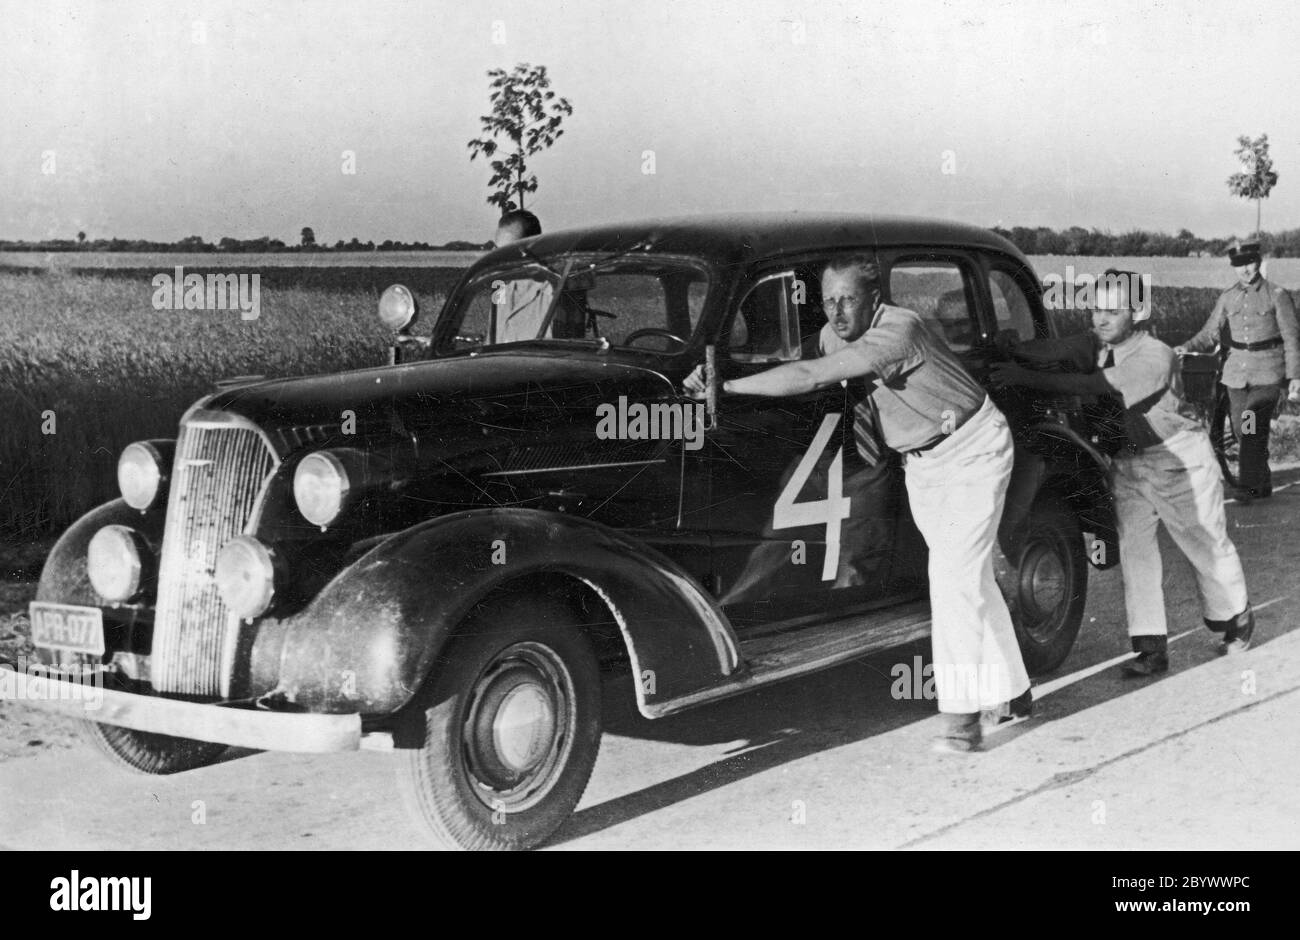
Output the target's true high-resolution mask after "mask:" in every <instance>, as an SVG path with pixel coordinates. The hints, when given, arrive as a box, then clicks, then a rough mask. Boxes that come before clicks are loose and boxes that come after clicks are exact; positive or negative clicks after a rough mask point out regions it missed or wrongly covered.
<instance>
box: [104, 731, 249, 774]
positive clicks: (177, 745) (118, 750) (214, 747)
mask: <svg viewBox="0 0 1300 940" xmlns="http://www.w3.org/2000/svg"><path fill="white" fill-rule="evenodd" d="M80 724H81V734H82V737H84V738H85V739H86V740H87V741H89V742H90V743H91V744H92V745H94V746H95V748H96V749H98V750H99V751H100V753H102V754H104V756H106V757H107V758H108V759H109V760H110V761H112V762H113V763H114V764H116V765H117V766H118V767H121V768H124V769H126V770H131V771H134V772H135V773H139V774H154V775H161V774H177V773H180V772H181V771H185V770H196V769H197V768H199V767H207V766H208V765H209V764H215V763H216V762H217V759H218V758H220V757H221V755H222V754H224V753H225V752H226V745H224V744H214V743H212V742H210V741H192V740H190V739H189V738H173V737H170V736H168V735H165V734H154V733H153V732H151V731H135V730H133V729H131V728H121V727H118V726H117V725H104V724H100V723H98V722H95V721H86V720H84V719H83V720H82V721H81V722H80Z"/></svg>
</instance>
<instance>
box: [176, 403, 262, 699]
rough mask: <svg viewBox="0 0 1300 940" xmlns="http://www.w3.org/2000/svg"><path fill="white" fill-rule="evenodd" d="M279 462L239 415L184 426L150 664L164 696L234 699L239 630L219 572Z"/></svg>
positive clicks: (210, 415)
mask: <svg viewBox="0 0 1300 940" xmlns="http://www.w3.org/2000/svg"><path fill="white" fill-rule="evenodd" d="M277 462H278V461H277V460H276V457H275V455H274V454H273V453H272V452H271V450H270V448H269V447H268V446H267V444H266V442H265V441H264V439H263V438H262V436H261V434H259V433H258V431H257V430H256V429H255V428H253V427H252V425H250V424H248V423H246V422H245V421H243V419H240V418H237V417H235V416H232V415H226V414H221V413H217V412H199V413H198V414H195V415H193V416H191V418H190V420H188V421H186V422H185V425H184V427H182V428H181V433H180V438H179V440H178V441H177V442H176V463H175V465H174V466H173V468H172V477H171V489H170V495H169V497H168V505H167V527H166V530H165V531H164V533H163V546H162V558H161V559H160V561H159V566H158V601H157V606H156V608H155V612H154V631H153V652H152V664H151V678H152V682H153V686H154V688H155V689H157V690H158V691H160V692H177V693H182V694H188V695H219V696H225V695H226V694H227V693H228V689H229V682H230V675H229V673H230V661H231V658H232V655H233V652H234V644H235V642H236V640H237V631H238V626H239V625H238V622H237V618H235V617H234V616H233V615H232V614H231V613H230V611H229V610H228V609H227V608H226V605H225V604H224V603H223V602H222V600H221V597H220V595H219V594H218V593H217V586H216V583H215V581H214V580H213V576H212V572H213V570H214V569H215V567H216V562H217V552H219V551H220V550H221V547H222V546H223V545H225V544H226V542H227V541H229V540H230V539H231V538H233V537H234V536H236V535H239V534H240V533H242V532H243V531H244V527H245V526H246V525H247V524H248V520H249V517H250V516H251V514H252V511H253V506H254V504H255V503H256V501H257V497H258V494H259V493H260V492H261V489H262V485H263V483H264V482H265V481H266V478H267V477H268V476H269V475H270V473H271V472H272V471H273V470H274V469H275V466H276V464H277Z"/></svg>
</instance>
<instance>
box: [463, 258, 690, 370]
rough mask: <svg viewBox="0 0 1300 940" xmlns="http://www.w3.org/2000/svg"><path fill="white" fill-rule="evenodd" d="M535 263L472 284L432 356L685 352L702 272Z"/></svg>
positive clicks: (651, 265)
mask: <svg viewBox="0 0 1300 940" xmlns="http://www.w3.org/2000/svg"><path fill="white" fill-rule="evenodd" d="M542 260H544V262H545V263H544V264H543V263H540V262H538V261H531V260H526V261H519V262H515V263H512V264H509V265H503V266H501V267H499V268H494V269H493V270H491V271H488V272H485V273H483V274H482V275H480V276H479V277H476V278H475V279H474V280H473V281H472V282H471V283H470V284H469V286H468V287H467V288H466V289H465V290H464V291H462V292H461V297H460V300H459V302H458V303H456V304H455V305H454V307H453V308H452V309H450V310H449V316H450V317H451V318H452V320H453V322H454V323H455V324H456V326H455V329H454V330H451V329H448V330H447V332H446V333H443V334H442V335H443V336H444V337H445V339H444V340H443V343H442V348H441V349H440V350H439V352H441V353H443V354H446V353H449V352H454V351H456V350H464V349H478V348H483V347H488V346H502V345H506V344H509V343H521V342H552V341H559V340H568V341H573V340H588V341H592V342H601V341H602V340H604V341H607V342H609V343H610V344H611V345H613V346H623V347H633V348H636V349H641V350H644V351H647V352H656V353H661V354H670V353H676V352H680V351H681V350H682V349H683V348H684V347H685V345H686V343H687V341H688V340H689V339H690V336H691V333H692V332H694V330H695V326H696V324H698V323H699V319H700V314H701V313H702V312H703V310H704V300H705V296H706V295H707V294H708V288H709V276H708V271H707V269H706V268H704V267H703V266H702V265H701V264H699V263H698V262H694V261H691V260H690V259H686V258H668V257H664V256H647V255H639V256H636V257H628V258H617V259H612V260H611V259H607V260H604V261H602V259H601V258H600V257H599V256H594V255H562V256H559V257H551V258H546V259H542ZM566 270H567V272H568V273H567V276H566V274H565V272H566ZM562 278H563V285H564V286H563V289H562V290H560V291H559V295H558V297H557V296H556V289H557V287H559V285H560V283H561V279H562Z"/></svg>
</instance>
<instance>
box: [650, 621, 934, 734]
mask: <svg viewBox="0 0 1300 940" xmlns="http://www.w3.org/2000/svg"><path fill="white" fill-rule="evenodd" d="M793 622H794V623H798V622H799V621H793ZM781 626H782V625H774V626H773V627H771V628H769V629H767V630H765V631H764V632H763V634H762V635H761V636H754V637H749V638H747V639H741V641H740V660H741V665H740V669H739V670H738V671H737V672H736V673H735V674H734V675H731V676H728V677H727V678H726V679H725V680H724V681H723V682H721V683H719V684H718V685H716V686H713V687H712V688H709V689H702V690H701V691H699V692H693V693H691V694H689V695H683V696H681V697H680V698H675V699H672V700H670V701H667V702H660V703H657V704H655V705H651V706H649V707H648V708H646V709H644V710H643V714H645V716H646V717H647V718H662V717H663V716H665V715H672V714H675V713H676V712H679V711H684V710H685V709H688V708H693V707H695V706H696V705H703V704H705V703H707V702H715V701H718V700H719V699H724V698H730V697H731V696H733V695H739V694H741V693H742V692H748V691H750V690H751V689H756V688H759V687H760V686H764V685H770V684H771V683H773V682H782V681H784V680H786V679H794V678H796V677H798V676H804V675H808V674H809V673H813V672H818V671H820V670H822V669H829V668H830V667H832V666H838V665H840V664H841V663H846V662H848V661H850V660H853V659H859V658H861V657H863V656H867V655H869V654H871V653H875V652H879V651H880V650H885V649H891V648H892V647H895V646H902V645H903V644H904V643H911V642H913V641H914V640H919V639H921V638H923V637H926V636H929V634H930V604H929V602H928V601H913V602H912V603H909V604H906V605H903V606H902V607H895V608H893V609H891V610H890V611H888V612H879V611H877V612H872V613H869V614H857V615H855V616H852V617H842V618H840V619H839V620H831V621H828V622H825V623H820V624H817V625H816V626H796V627H793V628H791V629H781Z"/></svg>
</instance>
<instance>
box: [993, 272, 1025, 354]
mask: <svg viewBox="0 0 1300 940" xmlns="http://www.w3.org/2000/svg"><path fill="white" fill-rule="evenodd" d="M989 293H990V294H991V295H992V296H993V312H994V313H995V314H996V315H997V320H998V330H999V331H1001V330H1015V331H1016V335H1017V336H1019V337H1020V338H1021V339H1033V338H1034V336H1035V335H1036V334H1035V330H1034V313H1033V308H1032V307H1031V306H1030V305H1029V298H1028V297H1026V296H1025V292H1024V290H1023V289H1022V288H1021V286H1020V284H1019V282H1018V281H1017V280H1016V278H1015V275H1013V274H1011V273H1010V272H1009V271H1003V270H1000V269H998V268H994V269H993V270H991V271H990V272H989Z"/></svg>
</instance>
